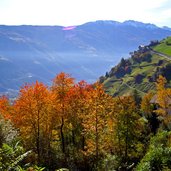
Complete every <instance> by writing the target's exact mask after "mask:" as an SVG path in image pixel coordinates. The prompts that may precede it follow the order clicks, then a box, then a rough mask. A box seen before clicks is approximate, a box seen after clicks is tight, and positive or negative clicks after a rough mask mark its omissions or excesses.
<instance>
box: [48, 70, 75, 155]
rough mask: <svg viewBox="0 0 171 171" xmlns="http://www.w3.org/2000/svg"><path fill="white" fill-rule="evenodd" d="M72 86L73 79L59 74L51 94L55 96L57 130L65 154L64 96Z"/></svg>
mask: <svg viewBox="0 0 171 171" xmlns="http://www.w3.org/2000/svg"><path fill="white" fill-rule="evenodd" d="M73 85H74V79H73V78H72V77H70V75H69V74H66V73H64V72H61V73H60V74H58V75H57V76H56V77H55V78H54V80H53V83H52V87H51V90H52V93H53V94H54V95H55V102H54V105H55V108H56V111H55V115H56V118H58V120H59V130H60V133H59V134H60V139H61V147H62V152H63V153H64V154H65V151H66V147H65V146H66V142H65V134H64V129H65V126H66V120H67V107H68V106H67V101H66V96H67V92H68V91H69V90H70V88H71V87H72V86H73Z"/></svg>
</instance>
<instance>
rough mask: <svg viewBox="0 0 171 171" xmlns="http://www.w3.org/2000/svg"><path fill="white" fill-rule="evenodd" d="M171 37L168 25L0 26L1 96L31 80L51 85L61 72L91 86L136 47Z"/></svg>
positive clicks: (114, 23)
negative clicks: (2, 93)
mask: <svg viewBox="0 0 171 171" xmlns="http://www.w3.org/2000/svg"><path fill="white" fill-rule="evenodd" d="M170 35H171V29H170V28H168V27H163V28H160V27H157V26H155V25H153V24H146V23H141V22H137V21H132V20H129V21H125V22H123V23H120V22H116V21H96V22H88V23H85V24H83V25H78V26H69V27H63V26H31V25H21V26H6V25H0V92H10V91H13V90H18V89H19V87H20V86H21V85H23V84H24V83H25V82H33V81H35V80H39V81H42V82H44V83H45V84H49V83H50V82H51V80H52V79H53V78H54V76H55V75H56V74H57V73H59V72H61V71H63V72H67V73H70V74H71V75H72V76H73V77H75V78H76V80H78V81H79V80H82V79H84V80H86V81H87V82H94V81H95V80H97V79H98V78H99V76H100V75H103V74H104V73H105V71H106V70H109V68H111V67H112V66H115V65H116V64H117V63H118V62H119V61H120V59H121V58H122V57H123V56H127V55H128V54H129V52H131V51H133V50H135V49H136V48H137V47H138V46H139V45H143V44H147V43H148V42H149V41H150V40H161V39H163V38H164V37H167V36H170Z"/></svg>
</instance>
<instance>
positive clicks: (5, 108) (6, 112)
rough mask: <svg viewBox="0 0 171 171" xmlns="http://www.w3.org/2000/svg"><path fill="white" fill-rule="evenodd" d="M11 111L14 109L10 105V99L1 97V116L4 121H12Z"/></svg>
mask: <svg viewBox="0 0 171 171" xmlns="http://www.w3.org/2000/svg"><path fill="white" fill-rule="evenodd" d="M11 110H12V107H11V105H10V103H9V100H8V98H7V97H5V96H2V97H0V114H1V115H2V116H3V118H4V119H7V120H9V119H11Z"/></svg>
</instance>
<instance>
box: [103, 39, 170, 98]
mask: <svg viewBox="0 0 171 171" xmlns="http://www.w3.org/2000/svg"><path fill="white" fill-rule="evenodd" d="M170 73H171V37H167V38H166V39H163V40H162V41H161V42H158V41H152V42H151V43H150V44H149V45H147V46H143V45H141V46H139V47H138V50H137V51H134V52H131V53H130V58H128V59H124V58H122V59H121V61H120V63H119V64H118V65H117V66H115V67H113V68H112V69H111V70H110V71H109V72H107V73H106V75H105V76H102V77H100V81H101V82H102V83H103V84H104V87H105V89H106V92H108V93H109V94H111V95H113V96H116V95H123V94H131V93H133V92H135V90H136V91H137V92H138V93H139V94H140V95H144V94H145V93H146V92H147V91H148V90H154V89H155V81H156V79H157V78H158V76H159V75H160V74H161V75H163V76H165V77H166V79H167V80H168V82H169V83H171V75H170Z"/></svg>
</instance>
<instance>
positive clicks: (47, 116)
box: [13, 81, 52, 164]
mask: <svg viewBox="0 0 171 171" xmlns="http://www.w3.org/2000/svg"><path fill="white" fill-rule="evenodd" d="M50 100H51V97H50V92H49V90H48V89H47V87H46V86H45V85H44V84H43V83H39V82H37V81H36V83H33V84H31V85H29V84H26V85H25V86H24V87H22V88H21V90H20V93H19V97H18V98H17V100H16V102H15V104H14V110H15V114H14V116H13V121H14V122H15V124H16V126H17V127H18V128H19V129H20V132H21V136H22V138H23V140H24V144H25V147H26V148H29V149H33V151H34V152H35V153H36V154H37V161H38V164H40V161H41V159H42V160H43V158H44V157H45V155H46V154H47V151H48V149H47V146H48V147H49V143H50V136H51V134H52V130H51V122H52V121H51V113H50V109H49V105H50V104H51V103H50Z"/></svg>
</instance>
